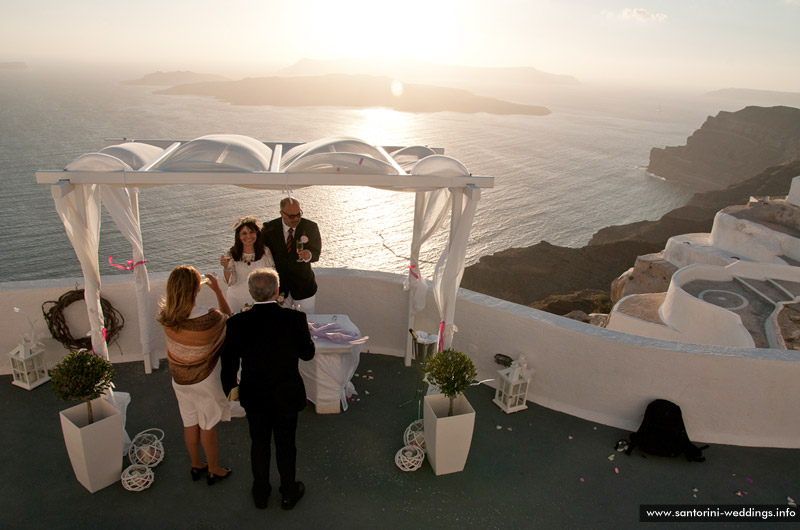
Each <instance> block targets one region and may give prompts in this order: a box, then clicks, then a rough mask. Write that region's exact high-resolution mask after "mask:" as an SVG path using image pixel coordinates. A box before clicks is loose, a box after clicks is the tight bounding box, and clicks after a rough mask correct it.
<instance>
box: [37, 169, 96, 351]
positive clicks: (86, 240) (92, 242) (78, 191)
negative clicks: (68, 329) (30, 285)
mask: <svg viewBox="0 0 800 530" xmlns="http://www.w3.org/2000/svg"><path fill="white" fill-rule="evenodd" d="M51 192H52V195H53V201H54V202H55V205H56V211H57V212H58V215H59V217H61V221H62V222H63V223H64V229H65V230H66V231H67V237H68V238H69V241H70V243H72V248H73V249H75V255H77V256H78V261H79V262H80V264H81V271H82V272H83V284H84V285H83V288H84V291H83V297H84V299H85V300H86V309H87V312H88V315H89V326H90V329H91V336H92V348H93V349H94V351H95V352H96V353H99V354H101V355H103V356H104V357H105V358H106V359H108V346H107V345H106V341H105V337H104V335H105V332H104V329H105V326H104V322H103V309H102V308H101V307H100V269H99V264H98V261H97V249H98V246H99V244H100V187H99V186H98V185H97V184H75V185H73V186H72V189H71V191H69V192H68V193H66V194H64V195H61V193H60V192H59V189H58V188H57V187H55V186H54V187H52V188H51Z"/></svg>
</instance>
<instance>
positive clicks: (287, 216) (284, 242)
mask: <svg viewBox="0 0 800 530" xmlns="http://www.w3.org/2000/svg"><path fill="white" fill-rule="evenodd" d="M280 207H281V216H280V217H279V218H277V219H273V220H272V221H269V222H266V223H264V226H263V227H262V229H261V233H262V234H263V236H264V244H266V245H267V247H269V251H270V252H271V253H272V259H273V260H275V268H276V269H277V270H278V274H279V275H280V277H281V285H280V292H281V293H283V294H284V296H285V297H286V304H287V305H289V307H291V304H292V303H294V304H296V305H297V306H298V309H300V310H302V311H303V312H305V313H309V314H311V313H314V309H315V305H316V294H317V281H316V278H315V277H314V271H313V270H312V269H311V264H312V263H314V262H315V261H317V260H319V254H320V252H321V251H322V238H321V237H320V235H319V227H317V223H315V222H314V221H309V220H308V219H305V218H303V211H302V210H301V209H300V203H299V202H298V201H297V199H294V198H291V197H286V198H285V199H283V200H282V201H281V204H280ZM298 242H299V243H302V245H303V247H302V250H298V247H297V243H298Z"/></svg>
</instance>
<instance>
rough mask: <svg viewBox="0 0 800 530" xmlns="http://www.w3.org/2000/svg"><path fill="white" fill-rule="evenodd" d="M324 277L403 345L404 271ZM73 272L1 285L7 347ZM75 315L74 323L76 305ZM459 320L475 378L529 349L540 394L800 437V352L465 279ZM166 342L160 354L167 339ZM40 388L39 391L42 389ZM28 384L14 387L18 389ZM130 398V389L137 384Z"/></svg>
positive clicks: (788, 441) (131, 335)
mask: <svg viewBox="0 0 800 530" xmlns="http://www.w3.org/2000/svg"><path fill="white" fill-rule="evenodd" d="M127 278H128V277H123V278H122V279H123V280H125V279H127ZM318 279H319V283H320V292H319V295H318V301H317V307H318V312H320V313H323V312H324V313H347V314H348V315H349V316H350V318H351V319H352V320H353V322H354V323H355V324H356V325H357V326H358V327H359V328H360V330H361V332H362V333H363V334H365V335H369V336H370V341H369V342H367V344H366V345H365V347H364V351H367V350H370V351H372V352H376V353H382V354H389V355H397V356H402V354H403V352H404V349H405V344H406V340H407V335H408V327H407V322H406V320H405V318H406V313H407V307H408V305H407V304H408V301H407V293H406V292H405V291H403V290H402V277H400V276H397V275H391V274H386V273H374V272H363V271H346V270H325V269H321V270H320V271H319V274H318ZM118 282H119V280H116V279H113V281H112V280H109V279H106V278H104V285H103V296H104V297H106V298H108V299H109V301H111V302H112V304H113V305H114V306H115V307H117V309H120V310H121V311H123V313H124V315H125V318H126V327H125V330H124V331H123V334H122V338H121V340H120V343H119V345H112V346H111V347H110V348H109V349H110V352H111V355H112V359H113V360H115V361H118V362H119V361H122V362H124V361H131V360H140V357H139V352H138V348H137V347H136V341H137V340H138V328H137V325H136V324H135V318H136V317H135V315H136V311H135V307H134V306H133V304H135V297H134V295H133V286H132V284H127V283H124V282H123V283H118ZM163 282H164V279H163V276H162V277H161V278H158V277H157V278H155V279H154V280H153V291H154V300H155V299H156V298H158V297H159V296H160V295H161V293H162V291H163ZM74 283H75V282H74V281H70V280H66V281H60V282H16V283H13V284H3V285H0V311H3V312H4V314H5V316H6V318H4V319H3V320H2V321H1V322H0V332H1V333H0V346H2V347H3V348H5V350H4V351H9V350H10V349H12V348H13V347H14V345H15V344H16V340H17V339H16V338H17V337H18V336H19V335H20V330H21V329H22V327H24V326H23V325H25V326H26V325H27V324H26V323H25V321H24V318H23V317H22V316H20V315H17V314H16V313H13V310H12V308H13V306H14V305H17V306H19V307H22V308H23V309H25V310H26V311H27V312H28V313H29V314H31V315H38V314H39V313H38V312H37V311H39V309H38V308H39V307H40V306H41V303H42V302H43V301H45V300H55V299H56V298H58V296H59V295H61V294H62V293H63V292H64V291H65V290H67V289H69V288H72V287H74ZM204 296H208V297H211V299H203V298H201V303H208V304H210V303H212V302H213V296H212V295H211V293H210V292H206V294H204ZM154 303H155V302H154ZM75 305H76V306H77V305H78V304H75ZM76 310H78V311H79V308H76ZM438 321H439V318H438V314H437V312H436V309H435V305H434V300H433V296H432V294H431V293H429V295H428V306H427V307H426V309H425V310H424V311H423V312H422V313H421V314H420V315H419V316H418V319H417V322H416V324H415V325H414V328H415V329H421V330H425V331H431V332H433V331H435V330H436V329H437V328H438ZM74 325H75V326H76V328H77V327H78V326H79V323H77V317H76V323H75V324H74ZM456 325H457V326H458V332H457V333H456V335H455V338H454V341H453V346H454V347H455V348H457V349H460V350H462V351H464V352H466V353H468V354H469V355H470V356H471V357H472V358H473V360H474V361H475V364H476V366H477V368H478V377H479V379H486V378H490V377H492V378H493V377H497V369H498V368H501V367H500V366H499V365H497V364H495V362H494V355H495V354H496V353H503V354H506V355H509V356H511V357H512V358H515V359H518V358H521V357H524V358H526V359H527V361H528V366H529V367H530V368H532V369H534V370H535V375H534V378H533V382H532V386H531V391H530V394H529V396H528V397H529V400H531V401H533V402H535V403H538V404H540V405H542V406H545V407H548V408H551V409H554V410H558V411H562V412H565V413H568V414H573V415H575V416H579V417H581V418H585V419H587V420H590V421H595V422H598V423H601V424H607V425H613V426H615V427H619V428H622V429H625V430H631V431H632V430H635V429H636V428H637V427H638V425H639V423H640V421H641V418H642V414H643V412H644V409H645V407H646V405H647V403H649V402H650V401H651V400H653V399H657V398H663V399H669V400H671V401H674V402H675V403H677V404H678V405H680V406H681V408H682V410H683V413H684V419H685V422H686V426H687V430H688V432H689V434H690V436H691V438H692V439H693V440H694V441H697V442H708V443H723V444H733V445H751V446H767V447H794V448H800V422H798V421H796V415H797V413H796V404H797V403H800V385H798V384H797V381H799V380H800V358H798V357H797V356H796V354H794V353H793V352H789V351H783V350H768V349H749V348H731V347H720V346H699V345H691V344H684V343H678V342H669V341H661V340H655V339H648V338H643V337H638V336H633V335H628V334H625V333H620V332H615V331H612V330H608V329H603V328H597V327H594V326H590V325H588V324H583V323H581V322H577V321H573V320H570V319H566V318H563V317H559V316H556V315H552V314H549V313H544V312H541V311H537V310H534V309H531V308H528V307H524V306H521V305H518V304H513V303H511V302H506V301H504V300H499V299H496V298H492V297H489V296H485V295H480V294H477V293H473V292H471V291H466V290H463V289H462V290H461V292H460V297H459V301H458V305H457V308H456ZM160 340H163V339H160ZM48 341H49V342H48V355H49V360H50V363H51V366H52V363H54V362H55V361H57V360H58V359H59V358H60V357H61V356H62V355H63V354H64V353H66V352H65V351H64V349H63V348H62V347H61V346H60V345H59V344H57V343H54V341H53V340H52V339H48ZM160 352H161V354H162V357H163V354H164V349H163V347H162V348H161V350H160ZM2 363H3V364H2V366H3V369H2V371H3V373H8V361H7V358H4V359H3V360H2ZM398 363H401V361H400V360H399V359H398ZM399 366H402V364H399ZM165 368H166V367H165V366H163V363H162V369H165ZM408 369H409V370H410V369H412V368H408ZM142 370H143V371H144V367H143V365H142ZM8 384H10V382H9V383H8ZM46 387H47V385H45V386H44V387H41V388H45V389H46ZM41 388H40V389H35V390H33V392H44V391H46V390H42V389H41ZM120 390H123V391H124V389H120ZM26 392H27V391H25V390H23V389H19V395H20V399H24V398H25V393H26ZM132 398H133V399H134V401H135V399H136V396H132ZM345 414H346V413H345ZM518 414H519V413H518ZM477 421H485V420H481V418H478V420H477ZM612 442H613V440H611V441H609V443H612ZM609 447H610V446H609Z"/></svg>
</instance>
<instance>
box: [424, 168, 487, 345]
mask: <svg viewBox="0 0 800 530" xmlns="http://www.w3.org/2000/svg"><path fill="white" fill-rule="evenodd" d="M411 173H412V174H413V175H437V176H444V177H452V178H458V177H467V176H469V171H467V168H465V167H464V165H463V164H461V162H459V161H458V160H456V159H454V158H450V157H448V156H444V155H432V156H428V157H425V158H423V159H422V160H420V161H419V162H417V164H416V165H415V166H414V168H413V169H412V172H411ZM479 191H480V190H478V189H477V188H474V189H472V188H470V193H468V194H465V193H464V188H451V189H450V190H449V193H448V190H445V189H441V190H435V191H431V192H425V195H426V197H427V198H428V199H427V203H424V204H420V200H419V194H420V193H421V192H418V195H417V210H415V220H414V239H412V249H411V250H412V255H411V258H412V264H411V265H412V266H413V265H414V264H415V263H416V261H415V260H416V259H418V256H419V247H417V248H416V249H415V247H414V245H415V244H416V243H417V240H416V235H417V228H418V227H417V218H416V215H419V213H418V212H419V210H421V209H422V210H423V211H424V214H423V215H422V216H421V222H420V223H419V230H420V241H419V243H418V244H419V245H420V246H421V242H422V241H424V239H427V238H428V237H430V235H431V234H432V233H433V232H434V231H435V230H436V228H438V227H439V226H440V225H441V224H442V222H443V221H444V218H445V215H446V213H447V206H448V204H449V205H450V206H451V211H452V213H451V218H450V223H451V228H450V239H449V241H448V244H447V246H446V247H445V249H444V250H443V252H442V255H441V257H440V258H439V261H438V263H437V264H436V269H435V271H434V274H433V289H434V290H433V293H434V299H435V300H436V306H437V308H438V310H439V317H440V320H441V322H440V324H439V349H440V350H441V349H442V348H448V347H450V345H451V343H452V341H453V333H454V332H455V325H454V324H453V318H454V315H455V303H456V297H457V294H458V287H459V286H460V285H461V277H462V275H463V274H464V258H465V256H466V250H467V243H468V241H469V233H470V230H471V228H472V220H473V219H474V217H475V209H476V206H477V202H478V200H479V199H480V193H479ZM463 198H466V202H465V201H464V200H463ZM420 206H422V207H423V208H420ZM415 250H416V255H415V254H414V251H415ZM411 271H413V269H411ZM411 271H410V272H411ZM417 288H418V289H419V290H421V288H419V287H417ZM422 296H423V298H422V300H423V305H422V307H424V292H423V293H422ZM414 299H415V301H416V300H417V296H416V293H415V297H414ZM422 307H420V308H419V309H422ZM419 309H417V310H419Z"/></svg>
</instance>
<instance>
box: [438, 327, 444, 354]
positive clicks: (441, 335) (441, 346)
mask: <svg viewBox="0 0 800 530" xmlns="http://www.w3.org/2000/svg"><path fill="white" fill-rule="evenodd" d="M443 349H444V320H442V321H441V322H439V344H438V345H437V351H442V350H443Z"/></svg>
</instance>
